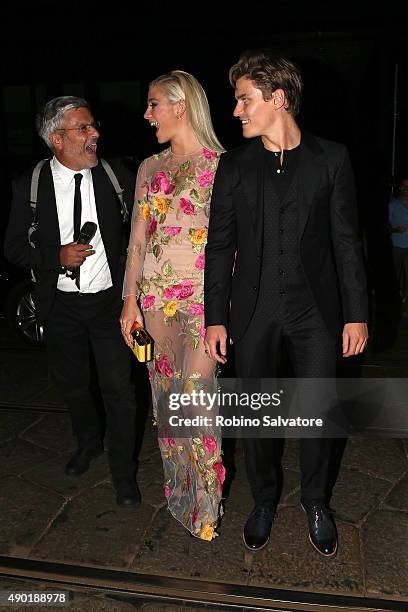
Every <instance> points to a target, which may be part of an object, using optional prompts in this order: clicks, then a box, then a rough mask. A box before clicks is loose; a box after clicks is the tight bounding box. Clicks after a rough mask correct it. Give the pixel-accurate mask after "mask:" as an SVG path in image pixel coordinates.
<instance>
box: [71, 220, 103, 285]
mask: <svg viewBox="0 0 408 612" xmlns="http://www.w3.org/2000/svg"><path fill="white" fill-rule="evenodd" d="M97 227H98V226H97V225H96V223H94V222H93V221H86V222H85V223H84V224H83V226H82V227H81V229H80V230H79V234H78V239H77V241H76V242H77V244H89V243H90V242H91V240H92V238H93V237H94V236H95V233H96V229H97ZM78 271H79V267H77V268H67V272H66V275H67V276H69V277H70V278H72V279H75V278H76V277H77V276H78Z"/></svg>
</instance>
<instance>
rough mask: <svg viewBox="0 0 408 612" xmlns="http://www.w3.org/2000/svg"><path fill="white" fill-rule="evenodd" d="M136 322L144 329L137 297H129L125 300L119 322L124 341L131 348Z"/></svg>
mask: <svg viewBox="0 0 408 612" xmlns="http://www.w3.org/2000/svg"><path fill="white" fill-rule="evenodd" d="M135 321H137V322H138V323H139V325H141V326H142V327H143V316H142V313H141V312H140V308H139V306H138V305H137V302H136V296H135V295H128V296H127V297H125V299H124V303H123V308H122V312H121V313H120V317H119V322H120V329H121V332H122V336H123V339H124V341H125V342H126V344H127V345H128V346H130V347H131V346H132V344H133V340H132V334H131V333H130V330H131V329H132V327H133V324H134V322H135Z"/></svg>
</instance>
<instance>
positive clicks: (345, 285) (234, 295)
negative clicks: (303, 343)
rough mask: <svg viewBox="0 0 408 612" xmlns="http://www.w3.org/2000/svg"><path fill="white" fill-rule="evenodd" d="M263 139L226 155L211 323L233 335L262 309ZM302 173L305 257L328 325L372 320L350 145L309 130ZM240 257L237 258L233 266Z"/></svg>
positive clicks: (212, 246) (210, 291)
mask: <svg viewBox="0 0 408 612" xmlns="http://www.w3.org/2000/svg"><path fill="white" fill-rule="evenodd" d="M262 149H263V144H262V141H261V139H260V138H255V139H253V140H251V141H250V142H249V144H246V145H244V146H242V147H239V148H237V149H234V150H232V151H229V152H227V153H224V154H223V155H221V158H220V162H219V165H218V169H217V173H216V176H215V181H214V188H213V194H212V199H211V209H210V222H209V230H208V243H207V246H206V250H205V277H204V285H205V297H204V308H205V325H206V326H209V325H225V326H226V327H227V329H228V330H229V334H230V335H231V337H232V338H233V339H234V340H238V339H239V338H240V337H241V336H242V335H243V334H244V332H245V330H246V328H247V326H248V324H249V322H250V320H251V317H252V315H253V313H254V310H255V305H256V301H257V296H258V292H259V280H260V276H261V266H262V250H263V179H262V172H263V170H262V168H263V160H262V154H263V153H262ZM297 177H298V194H299V199H298V202H299V210H298V219H299V221H298V235H299V255H300V257H299V259H300V261H301V263H302V265H303V268H304V272H305V275H306V279H307V281H308V283H309V285H310V288H311V290H312V293H313V296H314V299H315V302H316V305H317V307H318V308H319V311H320V313H321V315H322V317H323V320H324V321H325V323H326V325H327V327H328V329H329V331H330V332H331V333H332V334H333V335H334V336H337V335H338V334H339V332H340V330H341V325H342V323H343V322H363V321H367V320H368V305H367V283H366V276H365V267H364V261H363V255H362V248H361V241H360V238H359V235H358V219H357V204H356V197H355V189H354V177H353V173H352V169H351V164H350V160H349V156H348V152H347V149H346V147H345V146H344V145H341V144H338V143H335V142H331V141H328V140H323V139H321V138H317V137H315V136H312V135H311V134H307V133H305V132H302V139H301V149H300V155H299V164H298V169H297ZM234 263H235V265H234Z"/></svg>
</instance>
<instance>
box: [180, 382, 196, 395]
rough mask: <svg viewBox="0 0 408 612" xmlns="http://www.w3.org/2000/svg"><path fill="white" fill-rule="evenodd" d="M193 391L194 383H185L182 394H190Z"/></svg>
mask: <svg viewBox="0 0 408 612" xmlns="http://www.w3.org/2000/svg"><path fill="white" fill-rule="evenodd" d="M193 390H194V382H193V381H192V380H188V381H186V383H185V384H184V388H183V393H188V394H190V393H191V392H192V391H193Z"/></svg>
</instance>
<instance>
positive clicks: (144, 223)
mask: <svg viewBox="0 0 408 612" xmlns="http://www.w3.org/2000/svg"><path fill="white" fill-rule="evenodd" d="M144 118H145V119H146V120H147V121H149V123H150V125H151V126H152V128H153V129H155V131H156V137H157V140H158V142H159V143H166V142H168V143H169V145H170V146H169V147H168V148H166V149H165V150H163V151H162V152H160V153H158V154H156V155H153V156H152V157H149V158H147V159H145V160H144V161H143V162H142V163H141V165H140V167H139V170H138V177H137V183H136V202H135V207H134V212H133V219H132V231H131V236H130V241H129V248H128V259H127V266H126V275H125V281H124V291H123V297H124V306H123V310H122V314H121V317H120V322H121V328H122V334H123V337H124V339H125V342H126V343H127V344H128V345H130V344H131V341H132V338H131V335H130V330H131V327H132V325H133V323H134V322H135V321H137V322H138V323H140V324H143V325H144V326H145V327H146V329H147V330H148V332H149V333H150V334H151V335H152V336H153V338H154V340H155V355H154V360H153V361H152V362H150V363H149V365H148V367H149V377H150V382H151V387H152V397H153V410H154V416H155V419H156V422H157V424H158V435H159V446H160V450H161V454H162V459H163V468H164V494H165V496H166V498H167V501H168V508H169V510H170V512H171V513H172V515H173V516H174V517H175V518H176V519H177V520H179V521H180V522H181V523H182V524H183V525H184V526H185V527H186V528H187V529H188V531H189V532H190V533H191V534H192V535H194V536H196V537H198V538H201V539H204V540H212V539H213V538H214V537H215V535H216V527H217V524H218V521H219V518H220V509H221V493H222V483H223V481H224V477H225V469H224V466H223V464H222V461H221V436H220V432H219V431H218V430H217V429H216V428H215V427H211V426H204V427H199V428H197V427H196V428H194V429H192V430H191V432H190V434H191V435H189V436H186V435H185V431H186V430H184V433H183V435H182V436H181V435H180V437H177V434H176V433H175V431H177V429H176V428H171V427H169V419H168V417H169V414H170V413H169V396H170V394H171V393H174V392H178V393H180V392H191V391H192V390H194V389H195V390H202V389H205V390H206V391H209V390H215V372H214V362H213V361H211V360H210V359H209V358H208V357H207V355H206V353H205V349H204V344H203V338H204V335H205V330H204V304H203V295H204V248H205V245H206V240H207V228H208V217H209V212H210V211H209V209H210V199H211V191H212V185H213V180H214V175H215V171H216V169H217V165H218V160H219V157H220V155H221V153H222V152H223V148H222V146H221V144H220V143H219V141H218V139H217V137H216V135H215V133H214V129H213V126H212V122H211V116H210V109H209V106H208V101H207V97H206V95H205V92H204V89H203V88H202V86H201V85H200V84H199V82H198V81H197V80H196V79H195V78H194V77H193V76H192V75H191V74H188V73H187V72H183V71H181V70H174V71H172V72H170V73H168V74H166V75H163V76H160V77H158V78H157V79H155V80H154V81H152V82H151V83H150V87H149V92H148V104H147V110H146V112H145V114H144ZM138 304H140V307H141V310H140V309H139V306H138ZM142 313H143V314H142ZM184 410H185V412H184V415H185V416H194V414H196V415H198V413H199V409H198V408H197V407H196V408H195V412H194V413H193V412H192V409H191V407H190V408H188V409H184ZM202 412H205V411H202ZM177 414H179V415H180V411H178V413H177Z"/></svg>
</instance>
